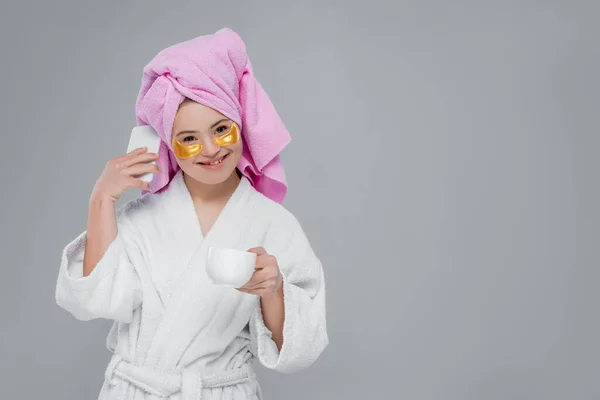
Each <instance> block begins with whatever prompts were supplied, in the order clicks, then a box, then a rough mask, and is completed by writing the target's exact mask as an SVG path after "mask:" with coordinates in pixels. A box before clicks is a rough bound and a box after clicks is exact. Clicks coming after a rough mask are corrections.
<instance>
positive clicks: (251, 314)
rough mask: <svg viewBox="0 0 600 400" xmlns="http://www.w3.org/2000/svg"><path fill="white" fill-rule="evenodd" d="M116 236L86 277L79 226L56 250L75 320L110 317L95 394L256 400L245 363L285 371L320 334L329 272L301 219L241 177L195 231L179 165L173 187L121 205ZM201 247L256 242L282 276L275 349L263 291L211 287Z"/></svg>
mask: <svg viewBox="0 0 600 400" xmlns="http://www.w3.org/2000/svg"><path fill="white" fill-rule="evenodd" d="M117 223H118V235H117V237H116V238H115V240H114V241H113V242H112V243H111V245H110V246H109V248H108V250H107V251H106V253H105V254H104V256H103V257H102V259H101V260H100V261H99V263H98V264H97V265H96V267H95V268H94V270H93V272H92V273H91V274H90V275H89V276H87V277H83V253H84V246H85V240H86V232H83V233H82V234H81V235H79V236H78V237H77V238H76V239H74V240H73V241H72V242H71V243H69V244H68V245H67V246H66V247H65V249H64V251H63V254H62V260H61V265H60V272H59V274H58V281H57V285H56V302H57V304H58V305H59V306H60V307H62V308H63V309H65V310H67V311H68V312H69V313H71V314H72V315H73V316H74V317H75V318H77V319H78V320H81V321H88V320H91V319H96V318H105V319H110V320H113V321H114V324H113V326H112V328H111V330H110V332H109V334H108V338H107V342H106V345H107V347H108V349H109V350H110V351H111V352H113V353H114V355H113V357H112V359H111V361H110V363H109V365H108V367H107V369H106V373H105V380H104V384H103V385H102V388H101V389H100V397H99V400H108V399H111V400H125V399H130V400H140V399H144V400H148V399H159V398H168V399H173V400H192V399H194V400H200V399H205V400H206V399H220V400H221V399H225V400H229V399H235V400H242V399H262V395H261V389H260V386H259V384H258V383H257V381H256V374H255V372H254V371H253V369H252V365H253V363H252V362H251V361H252V359H253V358H254V357H256V358H258V360H259V361H260V363H261V364H263V365H264V366H265V367H267V368H270V369H274V370H277V371H281V372H286V373H287V372H293V371H296V370H299V369H302V368H305V367H308V366H309V365H311V364H312V363H313V362H314V361H315V360H316V359H317V357H319V355H320V354H321V352H322V351H323V350H324V348H325V347H326V346H327V344H328V336H327V329H326V320H325V281H324V275H323V269H322V266H321V263H320V261H319V259H318V258H317V257H316V256H315V254H314V252H313V250H312V249H311V246H310V244H309V242H308V240H307V238H306V236H305V234H304V232H303V230H302V228H301V226H300V224H299V223H298V221H297V219H296V218H295V217H294V216H293V215H292V214H291V213H290V212H288V211H287V210H286V209H285V208H284V207H283V206H281V205H280V204H278V203H276V202H273V201H271V200H269V199H268V198H267V197H265V196H263V195H262V194H261V193H259V192H258V191H256V190H255V189H254V188H253V187H252V185H251V184H250V182H249V181H248V180H247V179H246V178H242V180H241V182H240V184H239V186H238V187H237V188H236V190H235V192H234V193H233V195H232V196H231V198H230V199H229V200H228V202H227V204H226V205H225V207H224V209H223V210H222V212H221V213H220V215H219V217H218V219H217V221H216V222H215V224H214V225H213V227H212V228H211V229H210V231H209V232H208V234H207V235H206V237H203V235H202V231H201V228H200V224H199V222H198V218H197V215H196V212H195V209H194V204H193V201H192V198H191V196H190V194H189V191H188V190H187V187H186V186H185V183H184V181H183V175H182V172H181V171H179V172H178V173H177V175H176V176H175V177H174V178H173V180H172V182H171V183H170V185H169V187H168V188H167V189H166V190H164V191H163V192H161V193H158V194H146V195H144V196H142V197H140V198H137V199H134V200H132V201H130V202H128V203H126V204H125V205H124V206H122V207H120V208H119V209H118V211H117ZM209 246H217V247H229V248H236V249H240V250H247V249H249V248H251V247H258V246H263V247H264V248H265V249H266V251H267V252H268V253H270V254H272V255H274V256H275V257H276V258H277V260H278V265H279V268H280V270H281V273H282V275H283V293H284V307H285V322H284V328H283V347H282V349H281V352H279V351H278V349H277V347H276V345H275V342H274V341H273V340H272V338H271V332H270V331H269V329H268V328H267V327H266V325H265V323H264V320H263V318H262V313H261V308H260V301H259V300H260V298H259V297H258V296H255V295H251V294H247V293H242V292H240V291H238V290H236V289H231V288H227V287H224V286H218V285H214V284H213V283H212V282H211V281H210V279H209V278H208V277H207V275H206V272H205V260H206V255H207V250H208V247H209Z"/></svg>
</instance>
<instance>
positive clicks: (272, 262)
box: [238, 247, 283, 298]
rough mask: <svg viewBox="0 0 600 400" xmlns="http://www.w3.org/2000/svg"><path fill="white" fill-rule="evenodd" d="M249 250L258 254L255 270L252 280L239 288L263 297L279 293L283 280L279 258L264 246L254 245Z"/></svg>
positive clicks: (241, 290)
mask: <svg viewBox="0 0 600 400" xmlns="http://www.w3.org/2000/svg"><path fill="white" fill-rule="evenodd" d="M248 251H249V252H250V253H254V254H256V266H255V271H254V273H253V274H252V277H251V278H250V280H249V281H248V282H247V283H246V284H245V285H244V286H242V287H241V288H239V289H238V290H239V291H240V292H244V293H250V294H254V295H257V296H260V297H263V298H264V297H269V296H272V295H274V294H277V293H278V292H279V291H280V290H281V287H282V282H283V280H282V276H281V272H280V271H279V265H278V264H277V259H276V258H275V257H274V256H272V255H270V254H269V253H267V251H266V250H265V249H264V248H262V247H254V248H251V249H249V250H248Z"/></svg>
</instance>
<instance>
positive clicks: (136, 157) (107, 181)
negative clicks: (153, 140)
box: [92, 147, 160, 202]
mask: <svg viewBox="0 0 600 400" xmlns="http://www.w3.org/2000/svg"><path fill="white" fill-rule="evenodd" d="M156 160H158V154H156V153H148V149H147V148H145V147H141V148H138V149H135V150H133V151H132V152H130V153H127V154H123V155H122V156H119V157H115V158H113V159H111V160H109V161H108V163H106V167H105V168H104V171H102V175H100V178H98V181H97V182H96V185H95V186H94V189H93V191H92V198H96V197H100V198H109V199H111V200H113V201H115V202H116V201H117V200H118V199H119V198H120V197H121V195H122V194H123V193H124V192H125V190H127V188H138V189H143V190H149V189H150V185H149V184H148V183H146V182H144V181H143V180H141V179H140V178H138V177H139V176H141V175H143V174H145V173H148V172H150V173H158V172H160V167H158V165H154V164H149V163H150V162H152V161H156Z"/></svg>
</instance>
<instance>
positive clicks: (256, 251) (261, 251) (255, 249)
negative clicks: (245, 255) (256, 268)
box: [247, 247, 267, 256]
mask: <svg viewBox="0 0 600 400" xmlns="http://www.w3.org/2000/svg"><path fill="white" fill-rule="evenodd" d="M247 251H248V252H250V253H254V254H256V255H257V256H264V255H265V254H267V251H266V250H265V248H264V247H253V248H251V249H248V250H247Z"/></svg>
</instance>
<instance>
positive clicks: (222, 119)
mask: <svg viewBox="0 0 600 400" xmlns="http://www.w3.org/2000/svg"><path fill="white" fill-rule="evenodd" d="M224 121H229V119H228V118H221V119H220V120H218V121H217V122H215V123H214V124H212V125H211V126H210V128H209V129H213V128H214V127H215V126H217V125H219V124H220V123H221V122H224ZM183 133H198V131H195V130H186V131H180V132H178V133H177V134H176V135H175V136H176V137H177V136H179V135H181V134H183Z"/></svg>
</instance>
